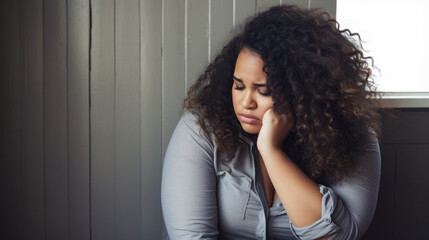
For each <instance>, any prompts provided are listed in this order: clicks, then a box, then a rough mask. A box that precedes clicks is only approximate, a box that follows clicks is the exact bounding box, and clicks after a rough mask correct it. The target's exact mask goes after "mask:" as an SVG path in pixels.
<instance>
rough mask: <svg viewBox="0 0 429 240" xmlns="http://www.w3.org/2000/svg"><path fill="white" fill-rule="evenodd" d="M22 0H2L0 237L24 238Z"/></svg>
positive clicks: (0, 10) (0, 21) (0, 16)
mask: <svg viewBox="0 0 429 240" xmlns="http://www.w3.org/2000/svg"><path fill="white" fill-rule="evenodd" d="M19 16H20V15H19V2H18V1H13V0H7V1H0V29H2V35H1V42H0V52H1V53H2V54H1V56H0V79H1V80H0V116H1V117H0V195H1V197H0V212H1V214H0V239H21V208H20V203H21V199H20V195H21V193H20V190H21V185H20V182H21V181H20V178H21V172H20V141H21V140H20V135H21V132H20V114H21V112H20V109H21V98H20V95H21V90H22V84H21V78H20V73H19V70H20V68H19V63H20V62H19V60H20V59H19V56H20V54H19V53H20V49H19V40H20V39H19V22H20V20H19Z"/></svg>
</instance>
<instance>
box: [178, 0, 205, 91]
mask: <svg viewBox="0 0 429 240" xmlns="http://www.w3.org/2000/svg"><path fill="white" fill-rule="evenodd" d="M210 2H211V1H210ZM186 3H187V6H186V15H185V16H184V17H185V18H186V20H185V25H186V26H185V34H186V42H185V58H186V59H185V61H186V63H185V64H186V72H185V78H186V82H185V90H186V91H187V90H188V88H189V87H190V86H191V85H192V84H193V83H194V82H195V80H196V79H197V78H198V77H199V75H200V74H201V72H202V71H203V70H204V68H205V67H206V66H207V63H208V58H209V51H208V49H209V31H210V30H209V29H210V26H209V16H210V13H209V0H187V1H186Z"/></svg>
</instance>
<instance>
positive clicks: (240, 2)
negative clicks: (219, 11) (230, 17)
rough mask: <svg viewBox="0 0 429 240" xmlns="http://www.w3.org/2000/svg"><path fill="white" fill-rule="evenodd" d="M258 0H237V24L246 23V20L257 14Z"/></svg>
mask: <svg viewBox="0 0 429 240" xmlns="http://www.w3.org/2000/svg"><path fill="white" fill-rule="evenodd" d="M255 7H256V0H235V26H240V25H242V24H244V21H245V20H246V19H247V18H249V17H251V16H254V15H255V11H256V8H255Z"/></svg>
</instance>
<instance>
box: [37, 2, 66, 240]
mask: <svg viewBox="0 0 429 240" xmlns="http://www.w3.org/2000/svg"><path fill="white" fill-rule="evenodd" d="M43 7H44V9H43V12H44V14H43V27H44V31H43V39H44V40H43V73H44V98H43V100H44V126H45V127H44V139H45V140H44V153H45V191H46V194H45V208H46V210H45V212H46V239H53V240H54V239H64V240H66V239H68V169H67V167H68V143H67V140H68V138H67V130H68V128H67V125H68V116H67V56H66V54H67V9H66V8H67V5H66V1H65V0H61V1H56V0H45V1H44V4H43Z"/></svg>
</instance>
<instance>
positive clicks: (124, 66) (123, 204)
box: [115, 0, 141, 239]
mask: <svg viewBox="0 0 429 240" xmlns="http://www.w3.org/2000/svg"><path fill="white" fill-rule="evenodd" d="M115 10H116V20H115V25H116V31H115V39H116V42H115V44H116V48H115V49H116V53H115V61H116V103H115V104H116V107H115V109H116V111H115V113H116V199H117V200H116V211H117V214H116V229H117V230H116V239H139V238H140V225H141V218H140V213H141V210H140V196H141V195H140V189H141V188H140V132H141V131H140V25H139V23H140V21H139V18H140V17H139V11H140V8H139V0H133V1H116V6H115Z"/></svg>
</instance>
